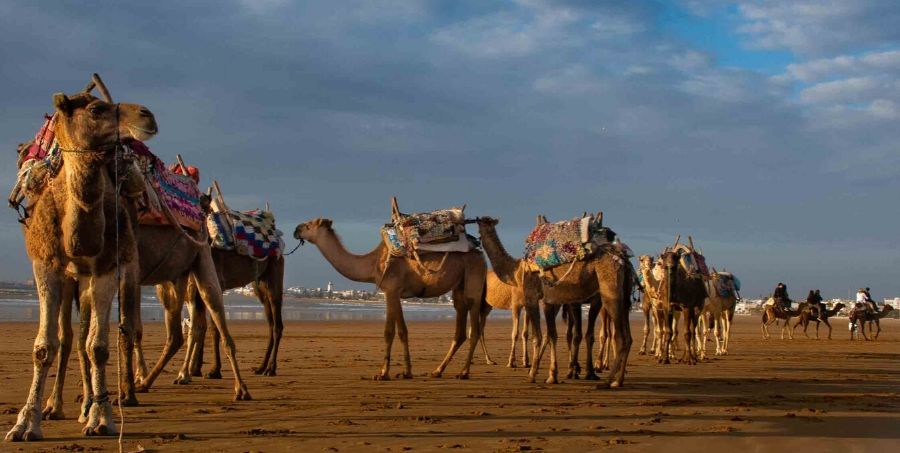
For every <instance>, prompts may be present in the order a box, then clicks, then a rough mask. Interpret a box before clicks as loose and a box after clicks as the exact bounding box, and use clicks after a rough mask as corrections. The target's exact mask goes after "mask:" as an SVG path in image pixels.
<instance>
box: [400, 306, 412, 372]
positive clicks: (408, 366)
mask: <svg viewBox="0 0 900 453" xmlns="http://www.w3.org/2000/svg"><path fill="white" fill-rule="evenodd" d="M396 319H397V336H399V337H400V345H401V346H403V373H402V374H398V375H397V377H401V378H403V379H412V377H413V374H412V359H411V358H410V355H409V329H407V328H406V319H405V318H404V317H403V310H397V318H396Z"/></svg>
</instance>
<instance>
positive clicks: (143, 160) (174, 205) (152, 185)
mask: <svg viewBox="0 0 900 453" xmlns="http://www.w3.org/2000/svg"><path fill="white" fill-rule="evenodd" d="M126 146H127V147H129V148H130V149H131V150H132V151H133V152H134V154H135V157H136V159H135V161H136V162H137V164H138V167H140V169H141V171H142V172H143V173H144V180H145V181H146V183H147V191H146V193H145V195H144V198H143V199H142V201H141V203H140V205H141V206H140V208H141V209H140V212H141V214H140V217H139V219H138V221H139V222H140V223H142V224H146V225H168V224H169V223H170V222H169V220H168V217H166V215H165V213H164V212H163V206H162V204H163V203H165V206H166V207H167V208H169V211H170V212H171V213H172V214H173V216H174V217H175V219H176V220H177V221H178V223H179V224H180V225H181V226H183V227H185V228H189V229H191V230H194V231H200V228H201V226H202V225H203V222H204V219H205V218H206V213H205V212H203V208H202V207H201V206H200V188H199V187H197V183H196V182H195V181H194V179H193V178H191V177H190V176H186V175H179V174H177V173H175V172H173V171H171V170H169V169H168V168H166V165H165V163H163V161H162V159H160V158H158V157H156V156H155V155H154V154H153V153H151V152H150V148H147V145H145V144H144V143H142V142H138V141H135V142H131V143H129V144H126Z"/></svg>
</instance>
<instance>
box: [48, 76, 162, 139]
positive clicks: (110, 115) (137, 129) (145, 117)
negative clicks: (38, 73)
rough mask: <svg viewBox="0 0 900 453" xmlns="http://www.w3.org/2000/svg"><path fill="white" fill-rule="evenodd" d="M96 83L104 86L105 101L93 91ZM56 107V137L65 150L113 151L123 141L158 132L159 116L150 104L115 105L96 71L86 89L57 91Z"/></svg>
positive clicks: (54, 97)
mask: <svg viewBox="0 0 900 453" xmlns="http://www.w3.org/2000/svg"><path fill="white" fill-rule="evenodd" d="M95 85H96V86H98V87H102V88H101V89H100V91H101V92H102V93H103V95H104V98H105V99H104V100H101V99H97V98H96V97H94V96H93V95H92V94H91V93H90V89H91V88H93V87H94V86H95ZM53 106H54V107H55V109H56V116H57V121H56V130H55V132H56V137H57V139H58V140H59V142H60V146H61V147H62V148H63V149H70V150H107V149H108V150H110V152H111V151H112V150H113V149H114V146H115V145H116V144H117V143H118V142H120V141H127V140H142V141H143V140H149V139H150V138H151V137H153V136H154V135H156V133H157V132H158V131H159V128H158V127H157V125H156V118H155V117H154V116H153V113H152V112H150V110H149V109H148V108H147V107H144V106H143V105H139V104H127V103H119V104H114V103H113V102H112V98H111V97H109V93H108V92H107V91H106V87H105V86H103V82H102V81H101V80H100V77H99V76H97V75H96V74H95V75H94V81H92V82H91V84H89V85H88V88H87V89H86V90H85V91H82V92H79V93H77V94H74V95H66V94H64V93H56V94H54V95H53ZM72 154H77V153H72Z"/></svg>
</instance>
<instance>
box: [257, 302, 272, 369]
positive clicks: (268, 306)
mask: <svg viewBox="0 0 900 453" xmlns="http://www.w3.org/2000/svg"><path fill="white" fill-rule="evenodd" d="M254 286H255V290H256V295H257V297H258V298H259V303H261V304H262V306H263V313H265V315H266V325H267V326H268V327H269V342H268V343H267V344H266V353H265V355H263V360H262V363H261V364H260V365H259V366H257V367H253V372H254V373H255V374H263V373H265V372H266V369H267V368H268V366H269V356H271V355H272V348H273V347H274V346H275V313H274V310H273V309H272V302H271V300H270V298H269V295H268V294H267V290H265V289H262V286H263V285H262V284H257V285H254Z"/></svg>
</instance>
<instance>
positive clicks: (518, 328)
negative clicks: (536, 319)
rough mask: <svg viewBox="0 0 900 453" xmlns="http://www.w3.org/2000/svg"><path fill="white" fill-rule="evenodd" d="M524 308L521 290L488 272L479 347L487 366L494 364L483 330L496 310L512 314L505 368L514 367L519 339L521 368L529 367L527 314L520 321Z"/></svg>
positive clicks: (523, 296)
mask: <svg viewBox="0 0 900 453" xmlns="http://www.w3.org/2000/svg"><path fill="white" fill-rule="evenodd" d="M524 307H525V294H524V293H523V292H522V288H520V287H518V286H514V285H507V284H506V283H503V281H502V280H500V279H499V278H498V277H497V274H496V273H494V271H488V273H487V279H486V283H485V289H484V304H483V305H482V306H481V347H482V349H483V350H484V358H485V361H486V362H487V363H488V365H494V364H496V362H494V361H493V360H491V358H490V356H489V355H488V351H487V347H486V346H485V344H484V339H485V338H484V329H485V326H487V316H488V315H489V314H490V313H491V310H493V309H495V308H496V309H499V310H510V311H511V312H512V334H511V339H512V341H511V344H510V349H509V360H508V361H507V362H506V366H507V367H509V368H515V367H516V344H517V343H518V341H519V339H521V340H522V366H523V367H529V366H531V360H530V357H529V355H528V329H527V327H526V326H527V322H528V320H527V314H526V315H525V316H526V318H525V319H520V318H521V317H522V309H523V308H524Z"/></svg>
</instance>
